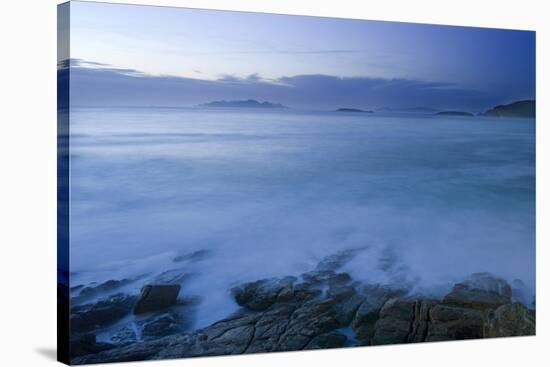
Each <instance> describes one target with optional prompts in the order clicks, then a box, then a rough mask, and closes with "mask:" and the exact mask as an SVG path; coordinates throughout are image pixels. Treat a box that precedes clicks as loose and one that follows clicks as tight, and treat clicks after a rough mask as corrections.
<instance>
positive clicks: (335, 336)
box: [304, 332, 348, 349]
mask: <svg viewBox="0 0 550 367" xmlns="http://www.w3.org/2000/svg"><path fill="white" fill-rule="evenodd" d="M347 339H348V338H347V337H346V336H345V335H343V334H340V333H337V332H330V333H325V334H321V335H317V336H316V337H314V338H313V339H311V341H310V342H309V343H308V344H307V345H306V346H305V347H304V349H328V348H341V347H343V346H344V345H345V344H346V341H347Z"/></svg>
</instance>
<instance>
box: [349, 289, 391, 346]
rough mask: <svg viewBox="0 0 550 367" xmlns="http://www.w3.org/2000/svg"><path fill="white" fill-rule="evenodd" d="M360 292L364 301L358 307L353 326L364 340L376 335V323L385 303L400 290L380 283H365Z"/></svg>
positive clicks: (357, 334)
mask: <svg viewBox="0 0 550 367" xmlns="http://www.w3.org/2000/svg"><path fill="white" fill-rule="evenodd" d="M359 292H360V293H361V294H362V295H363V296H364V301H363V302H362V303H361V305H360V306H359V307H358V308H357V311H356V313H355V317H354V319H353V320H352V322H351V327H352V329H353V331H354V332H355V335H356V337H357V338H358V339H361V340H364V339H367V338H371V337H372V336H373V335H374V324H375V323H376V321H377V320H378V316H379V315H378V314H379V312H380V309H381V308H382V306H383V305H384V303H386V301H388V300H389V299H390V298H392V297H396V296H397V295H398V294H399V292H397V291H394V290H391V289H390V288H386V287H382V286H379V285H363V286H361V287H360V290H359Z"/></svg>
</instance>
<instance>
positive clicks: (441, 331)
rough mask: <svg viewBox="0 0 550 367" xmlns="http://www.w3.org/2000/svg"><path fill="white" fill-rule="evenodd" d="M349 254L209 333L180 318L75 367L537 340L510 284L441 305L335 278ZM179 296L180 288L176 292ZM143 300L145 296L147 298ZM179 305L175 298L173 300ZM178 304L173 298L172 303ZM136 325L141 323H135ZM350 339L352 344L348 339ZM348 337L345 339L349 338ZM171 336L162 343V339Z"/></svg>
mask: <svg viewBox="0 0 550 367" xmlns="http://www.w3.org/2000/svg"><path fill="white" fill-rule="evenodd" d="M351 256H352V255H350V253H349V252H342V253H338V254H337V255H333V256H330V257H327V258H326V259H324V260H323V261H321V263H320V264H319V265H318V266H317V268H316V269H315V270H313V271H310V272H307V273H304V274H302V277H301V278H302V280H303V281H300V282H298V279H297V278H296V277H284V278H272V279H263V280H259V281H256V282H250V283H245V284H242V285H241V286H238V287H235V288H233V289H232V292H233V295H234V297H235V300H236V302H237V303H238V304H239V305H240V306H242V307H241V308H240V309H239V310H238V311H237V312H236V313H234V314H232V315H230V316H229V317H226V318H225V319H222V320H220V321H218V322H216V323H214V324H212V325H210V326H207V327H205V328H202V329H200V330H195V331H192V332H188V333H183V331H184V329H183V328H182V323H181V320H180V319H179V314H174V312H175V309H174V308H172V309H171V311H170V313H165V314H162V315H155V316H154V317H153V318H151V319H149V320H147V321H146V322H145V323H143V324H142V336H143V341H140V342H136V343H133V344H129V345H118V346H117V347H116V348H114V349H109V350H104V351H101V352H99V353H96V354H93V355H87V356H80V357H77V358H74V360H73V361H72V363H73V364H83V363H98V362H121V361H133V360H140V359H163V358H182V357H195V356H214V355H227V354H242V353H256V352H271V351H290V350H302V349H318V348H332V347H342V346H345V345H369V344H371V345H376V344H390V343H406V342H424V341H438V340H458V339H470V338H481V337H489V336H508V335H531V334H534V332H535V330H534V326H535V315H534V311H531V310H527V309H526V308H525V307H524V306H523V305H521V304H510V303H509V302H510V296H511V294H512V291H511V288H510V287H509V285H508V283H506V282H505V281H503V280H502V279H499V278H496V277H493V276H492V275H490V274H487V273H479V274H474V275H473V276H471V277H470V278H468V279H466V280H465V281H464V282H462V283H459V284H457V285H455V287H454V289H453V291H452V292H450V293H449V294H448V295H447V296H446V297H445V298H444V300H429V299H423V298H412V297H411V296H406V293H407V292H406V291H404V290H399V289H390V288H387V287H382V286H379V285H366V284H361V283H358V282H353V280H352V279H351V277H350V276H349V274H347V273H337V272H336V271H335V270H336V269H337V268H338V267H340V266H342V265H343V264H344V263H345V262H346V261H349V259H350V257H351ZM178 292H179V288H178ZM142 296H143V295H142ZM175 297H177V293H176V295H175ZM174 302H175V298H174ZM138 323H139V321H138ZM351 331H353V332H354V333H355V337H354V336H352V335H350V334H349V333H350V332H351ZM344 333H345V335H344ZM167 334H171V335H168V336H164V337H162V335H167Z"/></svg>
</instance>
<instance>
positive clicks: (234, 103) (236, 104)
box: [199, 99, 287, 108]
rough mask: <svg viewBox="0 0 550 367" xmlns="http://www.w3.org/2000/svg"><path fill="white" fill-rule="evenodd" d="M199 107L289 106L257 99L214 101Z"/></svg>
mask: <svg viewBox="0 0 550 367" xmlns="http://www.w3.org/2000/svg"><path fill="white" fill-rule="evenodd" d="M199 107H240V108H287V107H286V106H283V105H282V104H279V103H271V102H267V101H265V102H259V101H256V100H255V99H247V100H242V101H213V102H209V103H205V104H201V105H199Z"/></svg>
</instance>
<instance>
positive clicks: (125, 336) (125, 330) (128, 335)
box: [111, 326, 137, 345]
mask: <svg viewBox="0 0 550 367" xmlns="http://www.w3.org/2000/svg"><path fill="white" fill-rule="evenodd" d="M136 341H137V335H136V333H135V331H134V329H132V328H130V327H128V326H124V327H122V328H120V329H119V330H117V331H116V332H115V333H114V334H113V335H112V336H111V342H113V343H114V344H117V345H127V344H131V343H135V342H136Z"/></svg>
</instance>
